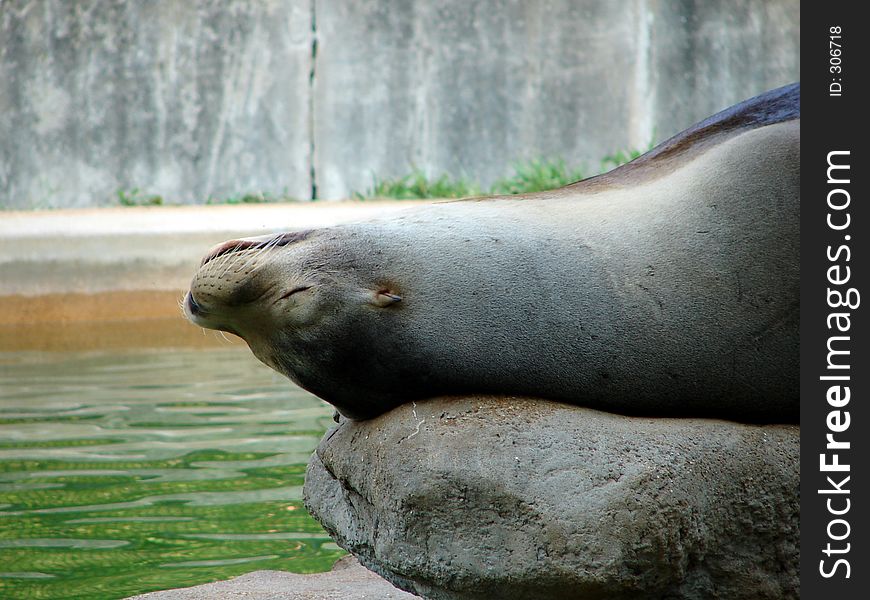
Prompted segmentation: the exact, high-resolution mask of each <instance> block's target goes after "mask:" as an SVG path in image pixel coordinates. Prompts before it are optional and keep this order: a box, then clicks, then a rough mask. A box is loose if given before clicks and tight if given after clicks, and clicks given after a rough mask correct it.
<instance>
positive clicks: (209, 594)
mask: <svg viewBox="0 0 870 600" xmlns="http://www.w3.org/2000/svg"><path fill="white" fill-rule="evenodd" d="M416 597H417V596H414V595H412V594H409V593H406V592H403V591H401V590H398V589H396V588H394V587H393V586H392V585H390V584H389V583H388V582H387V581H384V580H383V579H382V578H380V577H378V576H377V575H375V574H374V573H372V572H371V571H369V570H368V569H366V568H364V567H362V566H360V564H359V562H357V561H356V559H354V558H353V557H345V558H343V559H341V560H339V561H338V562H337V563H336V564H335V566H334V567H333V569H332V571H330V572H328V573H315V574H313V575H297V574H295V573H285V572H283V571H254V572H253V573H248V574H247V575H242V576H241V577H236V578H234V579H230V580H229V581H219V582H217V583H208V584H206V585H198V586H195V587H191V588H182V589H176V590H166V591H163V592H153V593H150V594H142V595H139V596H133V597H132V598H130V599H129V600H210V599H212V598H222V599H223V598H226V599H228V600H242V599H244V600H363V599H368V600H412V599H413V598H416Z"/></svg>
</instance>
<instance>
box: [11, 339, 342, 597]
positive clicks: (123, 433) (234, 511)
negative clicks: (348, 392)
mask: <svg viewBox="0 0 870 600" xmlns="http://www.w3.org/2000/svg"><path fill="white" fill-rule="evenodd" d="M331 416H332V409H331V408H330V407H329V406H328V405H326V404H325V403H323V402H321V401H320V400H318V399H317V398H314V397H313V396H311V395H310V394H308V393H306V392H304V391H303V390H301V389H299V388H295V387H294V386H293V385H292V384H290V383H289V382H288V381H287V380H286V379H284V378H283V377H280V376H279V375H277V374H274V373H272V372H271V371H270V370H269V369H267V368H266V367H264V366H262V365H260V364H259V363H258V362H256V360H255V359H254V358H253V357H251V355H250V353H249V352H248V351H247V350H246V349H242V348H235V349H230V350H198V351H190V350H188V351H168V350H162V351H160V352H150V353H148V352H138V353H137V352H127V353H114V354H59V353H26V352H25V353H14V354H2V353H0V556H2V564H0V597H2V598H4V599H6V598H10V599H11V598H77V597H87V598H107V599H108V598H124V597H126V596H129V595H133V594H136V593H141V592H145V591H150V590H156V589H165V588H170V587H179V586H189V585H194V584H198V583H204V582H207V581H214V580H217V579H226V578H229V577H232V576H235V575H238V574H240V573H245V572H248V571H252V570H257V569H279V570H285V571H294V572H301V573H304V572H314V571H323V570H327V569H328V568H329V567H330V566H331V565H332V563H333V562H334V561H335V560H336V559H337V558H338V556H339V555H340V554H341V551H340V549H339V548H338V547H337V546H336V545H335V544H333V543H332V542H331V541H330V539H329V537H328V536H327V535H326V534H325V533H324V532H323V531H322V530H321V529H320V527H319V526H318V525H317V523H316V522H315V521H314V520H313V519H312V518H311V517H310V516H309V515H308V514H307V513H306V512H305V509H304V508H303V507H302V502H301V498H302V482H303V475H304V471H305V463H306V462H307V461H308V457H309V455H310V454H311V452H312V450H313V449H314V447H315V446H316V444H317V442H318V440H319V439H320V437H321V436H322V434H323V432H324V431H325V430H326V428H327V427H328V426H329V424H330V423H331Z"/></svg>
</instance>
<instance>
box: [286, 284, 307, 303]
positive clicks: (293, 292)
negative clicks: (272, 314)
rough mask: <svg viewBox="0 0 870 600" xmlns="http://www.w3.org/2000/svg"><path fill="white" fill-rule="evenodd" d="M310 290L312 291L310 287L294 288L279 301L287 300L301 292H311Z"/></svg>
mask: <svg viewBox="0 0 870 600" xmlns="http://www.w3.org/2000/svg"><path fill="white" fill-rule="evenodd" d="M310 289H311V286H310V285H300V286H299V287H297V288H293V289H292V290H290V291H289V292H286V293H285V294H284V295H283V296H281V297H280V298H279V300H286V299H287V298H289V297H290V296H292V295H293V294H298V293H299V292H304V291H305V290H310Z"/></svg>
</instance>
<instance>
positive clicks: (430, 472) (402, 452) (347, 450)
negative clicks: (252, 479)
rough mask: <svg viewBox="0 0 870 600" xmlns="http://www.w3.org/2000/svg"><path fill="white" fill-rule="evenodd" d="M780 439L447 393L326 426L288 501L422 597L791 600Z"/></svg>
mask: <svg viewBox="0 0 870 600" xmlns="http://www.w3.org/2000/svg"><path fill="white" fill-rule="evenodd" d="M799 437H800V429H799V428H798V427H797V426H785V425H782V426H747V425H739V424H736V423H731V422H726V421H715V420H698V419H651V418H629V417H621V416H617V415H612V414H608V413H602V412H597V411H593V410H589V409H583V408H577V407H571V406H566V405H561V404H555V403H549V402H544V401H534V400H523V399H517V398H485V397H463V398H455V399H437V400H430V401H426V402H418V403H415V404H406V405H403V406H401V407H399V408H397V409H395V410H394V411H392V412H390V413H387V414H386V415H383V416H381V417H378V418H375V419H372V420H370V421H363V422H350V421H342V422H341V423H340V424H339V425H338V427H337V429H334V430H332V431H330V432H328V433H327V434H326V435H325V436H324V439H323V440H322V441H321V443H320V446H319V447H318V449H317V452H316V454H315V455H314V456H313V457H312V459H311V461H310V463H309V466H308V472H307V475H306V482H305V500H306V506H307V507H308V508H309V510H310V511H311V512H312V514H313V515H314V516H315V517H316V518H317V519H319V520H320V521H321V523H322V524H323V525H324V526H325V528H326V529H327V531H329V533H330V535H332V536H333V538H334V539H335V540H336V541H337V542H338V543H339V545H341V546H343V547H344V548H346V549H347V550H349V551H351V552H352V553H354V554H355V555H356V556H357V557H358V558H359V559H360V561H361V562H362V563H363V564H364V565H366V566H368V567H369V568H371V569H373V570H374V571H376V572H378V573H380V574H381V575H383V576H384V577H386V578H387V579H388V580H389V581H392V582H393V583H395V584H396V585H398V586H400V587H402V588H403V589H407V590H411V591H414V592H416V593H418V594H420V595H421V596H424V597H426V598H432V599H472V598H474V599H485V598H524V599H528V598H541V599H544V598H586V599H598V598H607V599H620V598H625V599H629V598H671V599H674V598H697V599H706V598H729V599H746V600H750V599H751V600H758V599H762V598H797V597H798V595H799V578H798V557H799V516H800V512H799V509H800V507H799V465H798V463H799V456H800V452H799Z"/></svg>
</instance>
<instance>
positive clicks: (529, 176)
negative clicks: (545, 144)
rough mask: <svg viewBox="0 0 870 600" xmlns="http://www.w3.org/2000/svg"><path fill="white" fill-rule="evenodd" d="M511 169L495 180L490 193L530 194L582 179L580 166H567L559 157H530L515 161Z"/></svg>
mask: <svg viewBox="0 0 870 600" xmlns="http://www.w3.org/2000/svg"><path fill="white" fill-rule="evenodd" d="M513 169H514V172H513V175H511V176H510V177H505V178H504V179H499V180H498V181H496V182H495V183H494V184H493V185H492V188H491V189H490V193H492V194H497V195H501V194H530V193H533V192H543V191H546V190H552V189H556V188H560V187H563V186H566V185H568V184H569V183H574V182H575V181H580V180H581V179H583V171H582V170H581V169H580V168H578V167H574V168H569V167H568V166H567V165H566V164H565V161H564V160H563V159H561V158H558V159H551V160H547V159H532V160H529V161H526V162H519V163H515V164H514V166H513Z"/></svg>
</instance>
